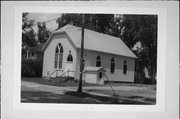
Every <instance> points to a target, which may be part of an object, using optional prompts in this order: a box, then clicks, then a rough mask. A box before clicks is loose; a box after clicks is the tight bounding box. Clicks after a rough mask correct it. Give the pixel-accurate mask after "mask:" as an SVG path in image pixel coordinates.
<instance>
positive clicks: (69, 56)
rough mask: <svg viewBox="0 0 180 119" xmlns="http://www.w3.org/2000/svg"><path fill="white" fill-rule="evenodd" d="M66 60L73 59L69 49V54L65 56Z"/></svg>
mask: <svg viewBox="0 0 180 119" xmlns="http://www.w3.org/2000/svg"><path fill="white" fill-rule="evenodd" d="M67 61H70V62H72V61H73V57H72V55H71V50H70V51H69V55H68V57H67Z"/></svg>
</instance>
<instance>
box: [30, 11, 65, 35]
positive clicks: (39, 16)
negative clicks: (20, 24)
mask: <svg viewBox="0 0 180 119" xmlns="http://www.w3.org/2000/svg"><path fill="white" fill-rule="evenodd" d="M60 16H61V14H60V13H29V14H28V16H27V18H28V19H30V20H31V19H33V20H34V21H35V24H36V23H37V22H44V21H47V20H51V19H54V18H58V17H60ZM57 27H58V24H57V23H56V20H53V21H50V22H47V23H46V28H47V29H48V30H50V31H54V30H55V29H57ZM33 29H34V31H35V32H37V31H38V28H37V25H35V26H34V27H33Z"/></svg>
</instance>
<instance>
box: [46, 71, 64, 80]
mask: <svg viewBox="0 0 180 119" xmlns="http://www.w3.org/2000/svg"><path fill="white" fill-rule="evenodd" d="M57 71H63V70H58V69H57V70H54V71H53V72H52V73H50V74H49V75H48V77H49V78H50V77H51V75H52V74H54V73H55V72H56V73H57ZM56 77H57V76H56Z"/></svg>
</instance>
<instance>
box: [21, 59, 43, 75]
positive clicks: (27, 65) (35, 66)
mask: <svg viewBox="0 0 180 119" xmlns="http://www.w3.org/2000/svg"><path fill="white" fill-rule="evenodd" d="M21 76H22V77H42V61H36V60H27V59H26V60H22V62H21Z"/></svg>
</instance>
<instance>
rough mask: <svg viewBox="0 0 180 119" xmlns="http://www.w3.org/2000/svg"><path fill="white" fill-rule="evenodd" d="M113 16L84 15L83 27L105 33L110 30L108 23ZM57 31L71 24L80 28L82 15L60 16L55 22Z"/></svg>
mask: <svg viewBox="0 0 180 119" xmlns="http://www.w3.org/2000/svg"><path fill="white" fill-rule="evenodd" d="M113 17H114V15H113V14H85V24H84V27H85V28H88V29H91V30H95V31H98V32H101V33H106V32H107V31H108V29H109V28H110V22H111V21H112V20H113ZM56 22H57V23H58V29H59V28H61V27H63V26H65V25H67V24H72V25H75V26H79V27H81V25H82V14H62V17H61V18H59V19H58V20H57V21H56Z"/></svg>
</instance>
